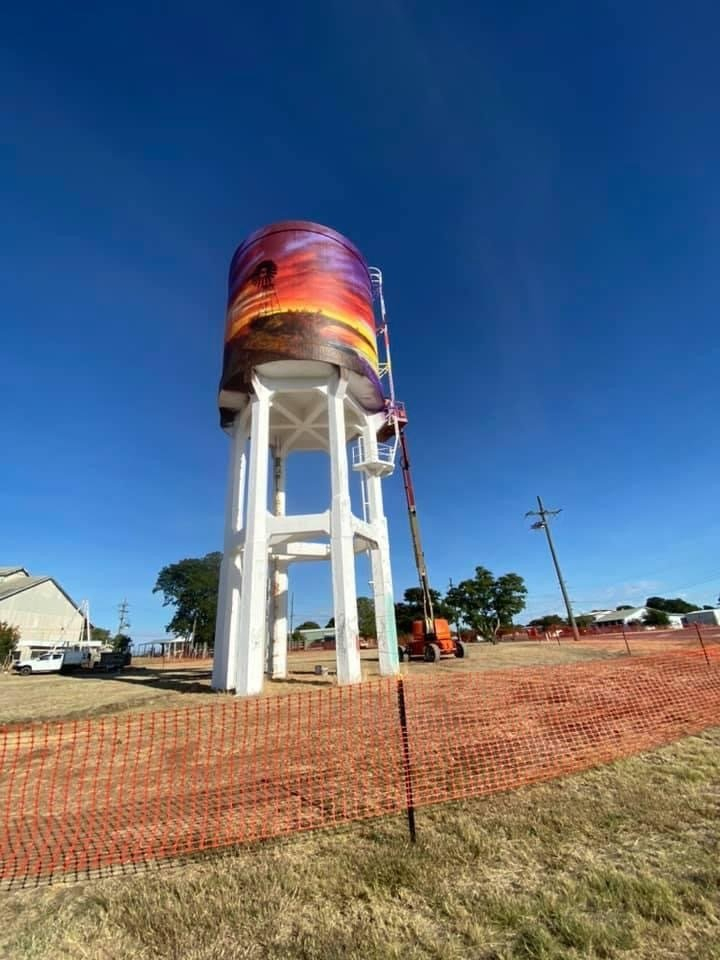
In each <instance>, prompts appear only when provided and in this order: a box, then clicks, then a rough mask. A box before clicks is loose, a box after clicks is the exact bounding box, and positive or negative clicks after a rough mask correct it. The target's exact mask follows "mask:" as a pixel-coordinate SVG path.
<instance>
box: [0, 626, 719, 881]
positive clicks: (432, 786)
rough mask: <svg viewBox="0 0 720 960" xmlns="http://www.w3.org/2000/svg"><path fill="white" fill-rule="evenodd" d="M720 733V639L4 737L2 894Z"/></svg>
mask: <svg viewBox="0 0 720 960" xmlns="http://www.w3.org/2000/svg"><path fill="white" fill-rule="evenodd" d="M719 723H720V645H719V644H718V643H717V642H714V641H713V639H712V637H711V636H708V637H707V638H706V642H704V643H703V645H702V646H701V645H700V644H698V643H696V644H695V645H694V646H690V645H689V644H688V645H686V646H684V647H678V648H677V649H670V650H664V651H660V652H656V653H649V654H640V655H637V656H612V657H610V658H608V659H597V660H591V661H588V662H582V663H575V664H570V665H565V666H545V667H518V668H514V669H509V670H508V669H504V670H502V669H499V670H493V671H490V672H484V673H479V672H478V673H472V672H470V673H448V674H435V675H433V676H427V677H425V678H423V677H409V678H408V677H405V678H400V679H386V680H378V681H375V682H368V683H365V684H361V685H357V686H352V687H332V688H329V689H324V690H314V691H312V692H302V693H293V694H290V695H288V696H282V697H268V698H264V699H253V700H234V699H230V698H227V697H222V698H221V697H218V702H217V704H212V705H210V706H203V707H191V708H188V709H178V710H163V711H157V712H145V713H129V714H125V715H114V716H106V717H101V718H95V719H87V720H75V721H63V722H57V723H44V724H32V725H22V726H15V727H13V726H8V727H5V728H4V729H1V730H0V884H1V885H2V886H4V887H12V886H17V885H28V884H35V883H40V882H46V881H49V880H52V879H53V878H59V877H65V878H67V877H69V878H76V877H86V876H88V875H95V874H97V873H98V872H99V873H110V872H117V871H124V870H127V869H129V868H132V867H134V866H135V865H138V864H143V863H150V862H158V861H163V860H167V859H168V858H173V857H179V856H185V855H190V854H196V853H199V852H201V851H206V850H219V849H223V848H228V847H232V846H235V845H238V844H244V843H249V842H253V841H258V840H263V839H269V838H273V837H280V836H284V835H288V834H294V833H297V832H300V831H307V830H314V829H318V828H330V827H336V826H340V825H344V824H349V823H352V822H354V821H359V820H363V819H366V818H371V817H381V816H385V815H390V814H398V813H403V812H405V813H407V814H408V817H409V820H410V825H411V829H414V813H415V809H416V808H422V807H424V806H427V805H429V804H437V803H444V802H447V801H451V800H460V799H467V798H474V797H483V796H486V795H489V794H492V793H495V792H498V791H504V790H510V789H514V788H516V787H520V786H523V785H525V784H531V783H534V782H537V781H541V780H547V779H551V778H554V777H557V776H561V775H564V774H568V773H573V772H577V771H581V770H585V769H587V768H589V767H592V766H595V765H597V764H602V763H606V762H608V761H612V760H615V759H618V758H620V757H624V756H627V755H630V754H633V753H636V752H638V751H641V750H645V749H648V748H651V747H655V746H659V745H661V744H664V743H667V742H670V741H672V740H675V739H677V738H679V737H682V736H684V735H687V734H692V733H698V732H700V731H702V730H703V729H705V728H707V727H709V726H712V725H714V724H719Z"/></svg>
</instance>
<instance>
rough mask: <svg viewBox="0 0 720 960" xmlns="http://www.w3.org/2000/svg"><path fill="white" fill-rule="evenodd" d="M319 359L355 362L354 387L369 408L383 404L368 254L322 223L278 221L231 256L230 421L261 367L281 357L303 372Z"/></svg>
mask: <svg viewBox="0 0 720 960" xmlns="http://www.w3.org/2000/svg"><path fill="white" fill-rule="evenodd" d="M318 362H319V363H325V364H328V363H329V364H335V365H337V366H339V367H343V368H345V369H346V370H348V371H349V373H350V383H351V390H352V392H353V393H354V395H355V396H356V398H357V399H358V400H359V402H360V403H361V404H362V406H363V407H365V408H366V409H367V410H368V411H376V410H381V409H382V408H383V403H384V401H383V393H382V388H381V385H380V379H379V375H378V351H377V340H376V334H375V316H374V313H373V302H372V287H371V282H370V275H369V273H368V267H367V264H366V262H365V260H364V258H363V256H362V254H361V253H360V251H359V250H358V249H357V247H355V246H354V245H353V244H352V243H351V242H350V241H349V240H348V239H347V238H346V237H344V236H343V235H342V234H340V233H337V232H336V231H335V230H331V229H330V228H329V227H324V226H322V225H320V224H318V223H310V222H306V221H303V220H284V221H282V222H280V223H273V224H271V225H270V226H267V227H263V228H262V229H261V230H257V231H256V232H255V233H253V234H252V235H251V236H250V237H248V238H247V240H245V241H244V243H241V244H240V246H239V247H238V248H237V250H236V251H235V255H234V256H233V258H232V262H231V264H230V276H229V280H228V302H227V318H226V326H225V350H224V354H223V370H222V377H221V380H220V400H219V403H220V411H221V419H222V421H223V423H227V422H229V420H231V419H232V417H233V416H234V410H237V409H238V408H239V407H240V406H241V405H242V401H244V399H245V398H244V396H243V395H246V394H247V393H248V392H249V390H250V382H251V376H252V371H253V369H254V368H260V369H261V371H262V370H263V369H265V370H267V369H271V367H269V366H268V365H274V366H275V367H277V366H278V365H279V364H281V365H282V367H283V369H284V370H286V371H287V370H289V371H291V372H292V373H294V374H300V375H302V372H303V369H310V367H309V365H310V364H313V363H315V364H317V363H318ZM298 364H301V365H302V366H298Z"/></svg>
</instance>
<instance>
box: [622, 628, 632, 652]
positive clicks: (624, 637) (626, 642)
mask: <svg viewBox="0 0 720 960" xmlns="http://www.w3.org/2000/svg"><path fill="white" fill-rule="evenodd" d="M622 632H623V640H624V641H625V649H626V650H627V655H628V656H629V657H631V656H632V654H631V653H630V644H629V643H628V638H627V634H626V633H625V627H623V628H622Z"/></svg>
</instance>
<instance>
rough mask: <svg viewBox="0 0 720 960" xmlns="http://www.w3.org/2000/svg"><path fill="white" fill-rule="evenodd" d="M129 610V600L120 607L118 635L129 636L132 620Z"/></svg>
mask: <svg viewBox="0 0 720 960" xmlns="http://www.w3.org/2000/svg"><path fill="white" fill-rule="evenodd" d="M129 608H130V604H129V603H128V602H127V600H123V602H122V603H121V604H119V605H118V614H119V621H118V628H117V632H118V634H123V635H125V636H127V632H128V630H129V629H130V620H129V618H128V610H129Z"/></svg>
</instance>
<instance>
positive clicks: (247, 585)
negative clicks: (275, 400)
mask: <svg viewBox="0 0 720 960" xmlns="http://www.w3.org/2000/svg"><path fill="white" fill-rule="evenodd" d="M253 388H254V390H255V395H254V397H253V398H252V402H251V409H252V414H251V423H250V466H249V473H248V498H247V500H248V502H247V522H246V534H245V551H244V558H243V560H244V562H243V572H244V575H243V584H242V592H241V595H240V618H239V631H238V632H239V637H238V641H239V642H238V644H237V647H238V650H237V668H236V679H235V692H236V693H237V694H238V696H244V697H249V696H253V695H255V694H258V693H261V692H262V687H263V667H264V658H265V643H266V638H267V590H268V540H267V527H268V511H267V482H268V443H269V422H270V392H269V391H268V390H267V389H266V388H265V387H264V386H263V384H262V383H260V382H259V380H258V378H257V377H253Z"/></svg>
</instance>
